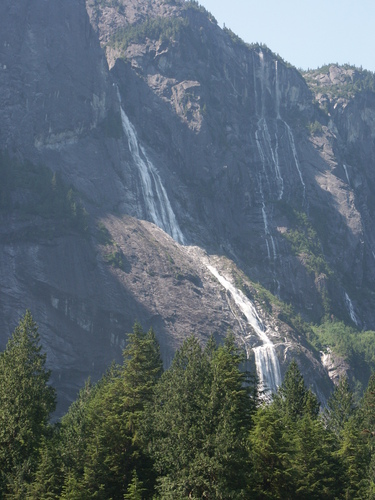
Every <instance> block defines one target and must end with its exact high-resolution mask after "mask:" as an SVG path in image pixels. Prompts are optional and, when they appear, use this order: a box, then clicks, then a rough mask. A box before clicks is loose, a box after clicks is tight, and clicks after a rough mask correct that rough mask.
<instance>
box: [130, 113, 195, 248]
mask: <svg viewBox="0 0 375 500" xmlns="http://www.w3.org/2000/svg"><path fill="white" fill-rule="evenodd" d="M121 120H122V128H123V130H124V133H125V135H126V136H127V138H128V144H129V150H130V153H131V155H132V158H133V161H134V163H135V164H136V166H137V168H138V172H139V175H140V179H141V186H142V193H143V198H144V202H145V206H146V211H147V214H148V216H149V217H150V219H151V220H152V222H154V224H156V225H157V226H158V227H160V228H161V229H163V230H164V231H165V232H166V233H168V234H169V235H170V236H172V238H173V239H174V240H176V241H177V242H178V243H181V244H184V241H185V240H184V237H183V234H182V232H181V229H180V227H179V225H178V223H177V220H176V216H175V214H174V212H173V209H172V207H171V204H170V202H169V199H168V195H167V192H166V190H165V188H164V186H163V183H162V181H161V179H160V176H159V173H158V171H157V170H156V168H155V167H154V165H153V164H152V162H151V160H150V159H149V158H148V156H147V154H146V151H145V149H144V148H143V147H142V146H141V145H140V144H139V141H138V137H137V134H136V131H135V128H134V126H133V124H132V123H131V122H130V120H129V118H128V117H127V116H126V113H125V111H124V110H123V109H122V107H121Z"/></svg>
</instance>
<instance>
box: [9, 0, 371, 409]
mask: <svg viewBox="0 0 375 500" xmlns="http://www.w3.org/2000/svg"><path fill="white" fill-rule="evenodd" d="M86 8H87V11H86ZM86 8H85V2H84V1H83V0H82V1H78V2H77V1H73V0H64V1H62V0H61V1H56V2H53V3H51V2H46V1H45V0H32V1H29V2H26V1H19V2H17V5H15V4H14V2H11V1H8V0H4V1H3V2H2V4H1V6H0V123H1V126H0V149H1V150H4V151H5V150H7V152H8V154H9V155H10V157H11V158H12V161H13V160H17V161H19V162H21V163H24V162H26V161H29V162H30V168H31V166H32V168H35V169H37V168H38V165H41V164H43V165H46V166H47V167H48V168H50V169H51V170H52V171H54V172H59V174H60V175H61V178H62V180H63V181H64V182H65V183H66V185H67V186H70V185H71V186H72V187H73V188H74V190H75V192H77V193H79V195H80V197H81V200H82V203H83V204H84V205H85V208H86V210H87V212H88V214H89V216H88V230H87V231H86V232H82V231H81V230H79V229H77V228H76V229H74V228H70V229H66V225H64V220H63V219H61V218H54V217H52V216H49V217H47V218H46V217H44V216H41V215H40V214H39V215H38V214H35V213H28V214H26V215H25V213H23V212H22V210H20V205H21V208H22V204H25V203H26V201H27V200H28V199H30V198H31V197H32V196H33V191H32V189H31V187H30V188H29V187H28V186H23V187H22V189H14V190H13V191H12V192H11V200H13V201H12V203H11V205H10V207H9V206H8V207H7V209H2V211H1V212H0V235H1V237H0V272H1V277H2V278H1V283H0V323H1V325H2V328H1V331H2V334H1V337H0V343H1V347H4V345H5V342H6V339H7V337H8V336H9V335H10V333H11V331H12V330H13V329H14V327H15V325H16V323H17V320H18V319H19V317H20V315H21V314H23V312H24V310H25V309H26V308H30V309H31V312H32V314H33V315H34V318H35V320H36V321H37V322H38V324H39V327H40V333H41V335H42V340H43V344H44V346H45V348H46V350H47V353H48V362H49V365H50V367H51V368H52V370H53V383H54V384H55V385H56V386H57V388H58V391H59V397H60V407H59V413H61V412H62V411H64V410H65V409H66V407H67V404H68V403H69V402H70V401H72V399H73V398H74V397H75V395H76V392H77V390H78V389H79V387H81V386H82V384H83V382H84V379H85V378H87V376H88V375H91V376H93V378H94V379H96V378H98V377H99V376H100V374H101V373H103V371H104V370H105V368H106V367H107V366H108V365H109V363H110V361H111V360H112V359H117V360H119V359H120V358H121V350H122V348H123V346H124V342H125V334H126V332H128V331H130V329H131V327H132V324H133V323H134V321H135V320H136V319H138V320H140V321H141V323H142V324H143V326H144V327H145V328H148V327H149V326H153V327H154V328H155V330H156V333H157V336H158V338H159V340H160V342H161V346H162V353H163V357H164V360H165V363H166V364H168V363H169V362H170V360H171V358H172V356H173V353H174V351H175V349H176V348H177V347H178V346H180V345H181V343H182V342H183V340H184V338H186V337H187V336H188V335H189V334H191V333H195V334H196V335H198V336H199V338H200V339H201V340H202V341H203V342H204V341H205V340H207V338H208V337H209V336H210V335H211V334H213V335H215V336H216V337H217V338H218V339H220V338H222V337H223V335H225V333H226V331H227V329H228V328H231V329H232V330H233V331H234V332H235V334H236V335H237V337H238V339H239V342H243V339H244V338H245V337H246V338H249V339H250V340H249V342H250V343H251V346H252V347H255V346H257V345H258V344H259V338H257V336H256V334H255V332H254V331H253V330H252V329H251V327H249V325H248V324H247V322H246V321H245V319H244V317H243V315H241V311H240V310H239V309H238V307H237V306H236V304H235V301H234V300H233V297H232V296H231V295H230V293H229V292H228V291H226V290H225V289H224V288H223V287H222V286H221V285H220V283H218V281H217V280H215V278H214V277H213V276H212V274H211V273H210V272H209V270H208V268H207V262H209V263H210V264H212V265H214V266H215V267H216V268H217V269H219V270H220V272H222V273H223V275H224V276H225V277H226V279H227V280H229V281H230V282H231V283H232V284H233V285H236V286H239V284H241V286H242V288H243V289H244V290H245V291H246V292H247V294H248V295H249V297H251V299H252V301H253V303H254V305H255V307H256V309H257V311H258V314H259V317H260V318H261V320H262V321H263V323H264V325H265V331H266V332H268V333H269V336H270V338H271V339H272V342H273V344H274V345H275V349H276V352H277V355H278V359H279V362H280V364H281V372H282V373H283V372H284V370H285V366H286V365H287V363H288V362H289V361H290V360H291V359H292V358H293V357H297V358H298V359H299V360H300V362H301V368H302V370H303V372H304V375H305V377H306V380H307V381H308V383H309V384H310V385H313V386H314V387H315V389H316V391H317V392H318V393H319V395H320V396H321V398H322V400H324V399H325V398H326V397H327V394H328V393H329V390H330V387H331V385H330V384H331V383H330V380H329V377H328V373H327V368H326V367H325V366H324V365H323V364H322V363H321V359H320V355H319V353H318V352H316V351H314V349H312V348H311V346H310V345H309V344H308V342H307V340H306V339H304V338H303V337H301V335H300V332H299V331H298V329H296V328H295V327H294V328H292V327H291V326H289V325H288V324H287V323H285V322H283V321H282V320H281V319H280V318H282V317H283V316H282V305H281V302H280V301H279V300H277V299H276V298H275V301H274V302H273V303H272V304H271V305H270V304H268V305H267V304H266V302H267V301H265V299H264V298H262V297H263V295H262V293H263V292H261V288H257V287H256V286H255V285H254V283H255V282H259V283H261V285H263V287H265V288H267V289H268V290H270V291H271V292H272V293H273V294H274V295H275V297H276V296H277V297H278V299H281V300H283V301H285V302H286V303H292V304H293V306H294V307H295V309H296V311H297V312H299V313H301V315H302V316H303V318H304V319H306V320H309V321H319V320H320V319H321V317H322V316H323V315H324V314H327V313H330V314H333V315H335V316H336V317H338V318H340V319H344V320H346V321H352V322H353V321H354V319H355V320H356V321H357V323H358V326H359V327H366V328H374V326H375V316H374V312H373V311H374V307H373V305H374V300H373V297H374V295H373V294H374V291H375V290H374V279H375V265H374V264H375V254H374V251H375V241H373V240H374V234H375V233H374V227H373V224H374V222H373V221H374V217H373V215H374V214H373V210H374V206H375V204H374V202H373V192H374V190H373V189H372V186H373V183H374V181H375V179H374V168H373V162H374V157H375V156H374V147H375V146H374V144H375V143H374V136H375V98H374V94H373V93H371V92H368V93H362V94H360V95H358V96H356V97H354V98H350V99H347V100H346V101H345V104H342V103H341V101H340V102H339V101H337V102H331V101H330V99H329V98H327V99H328V100H327V102H328V103H329V104H327V106H328V105H329V110H328V114H327V113H325V114H324V113H323V111H322V110H321V109H319V108H318V105H317V104H316V102H315V97H314V95H313V93H312V92H311V90H310V89H309V87H308V86H307V84H306V82H305V80H304V79H303V77H302V76H301V74H300V73H298V71H296V70H295V69H293V68H290V67H288V66H287V65H286V64H285V63H284V62H283V61H282V60H281V59H280V58H278V57H276V56H275V55H274V54H272V53H271V52H270V51H269V50H268V49H266V48H264V47H263V48H262V47H259V46H254V47H248V46H246V45H244V44H243V43H241V42H239V41H238V40H236V39H233V36H232V35H231V34H230V33H229V32H227V31H223V30H221V29H220V28H219V27H218V26H217V25H216V23H215V22H214V20H213V19H212V17H211V16H209V15H207V14H206V13H204V12H202V9H199V8H197V6H195V5H194V4H190V3H189V2H186V3H185V2H178V1H176V2H164V1H161V0H160V1H159V0H158V1H155V2H147V1H137V2H134V1H132V0H121V1H120V0H119V2H117V4H116V6H115V2H108V5H107V4H106V2H102V3H101V4H100V5H98V4H97V3H96V2H91V1H89V0H88V1H87V2H86ZM89 16H90V17H89ZM150 19H152V20H153V24H152V23H149V24H148V25H147V26H148V29H150V26H153V29H154V31H151V32H149V33H146V32H144V31H140V32H141V33H142V36H140V35H139V34H135V35H134V33H136V30H134V32H133V39H129V40H130V41H129V40H128V43H127V44H126V45H121V44H119V43H117V45H116V43H113V36H114V35H116V33H117V34H119V33H121V30H124V29H125V28H128V29H129V26H134V25H138V27H140V26H143V28H144V26H145V23H146V21H147V20H150ZM161 19H163V20H164V21H161ZM165 20H167V21H165ZM90 21H91V24H90ZM134 23H135V24H134ZM163 23H164V24H163ZM168 23H169V24H168ZM146 24H147V23H146ZM160 26H162V27H163V29H166V27H167V28H170V31H169V32H170V33H172V35H170V37H168V36H167V37H165V36H162V35H161V34H160V33H159V32H158V30H159V28H160ZM143 28H142V29H143ZM172 28H173V29H172ZM139 29H140V28H139ZM137 33H138V32H137ZM155 33H156V34H155ZM134 37H135V38H134ZM100 42H101V43H102V45H103V47H102V48H101V47H100ZM104 46H105V47H104ZM105 54H106V56H107V60H106V58H105ZM109 68H111V69H109ZM327 78H328V80H329V82H331V83H332V84H334V85H337V84H340V82H341V81H342V78H343V77H342V74H341V73H340V71H338V70H335V69H334V68H333V69H332V71H330V72H329V77H327ZM328 80H327V82H328ZM324 82H325V80H324ZM327 82H326V83H327ZM329 82H328V83H329ZM328 83H327V84H328ZM319 99H320V97H319ZM320 102H322V101H321V99H320ZM121 108H122V110H121ZM124 114H125V115H126V117H127V118H126V119H127V120H129V124H128V125H127V127H128V128H126V126H125V124H124ZM314 122H318V123H319V124H320V125H319V131H318V132H319V133H312V129H311V127H310V125H311V124H313V123H314ZM142 169H143V170H142ZM0 192H1V191H0ZM25 200H26V201H25ZM163 200H164V201H163ZM165 200H168V203H166V201H165ZM0 202H1V200H0ZM168 204H169V205H168ZM167 205H168V206H167ZM1 208H2V205H1V204H0V209H1ZM163 211H164V212H163ZM166 212H168V213H169V212H170V213H172V215H173V216H170V215H168V214H166ZM168 217H169V221H172V222H169V224H170V225H169V227H172V226H173V225H175V227H178V229H179V231H181V234H182V238H180V240H181V241H182V239H183V241H184V242H185V245H184V246H183V245H179V244H178V243H176V242H175V241H173V239H172V238H171V237H170V236H168V235H167V234H166V233H165V232H163V231H162V229H163V227H164V229H166V230H167V231H169V232H170V233H172V232H173V231H171V230H169V229H168V228H167V227H166V225H167V224H166V222H165V221H166V220H167V219H168ZM158 221H159V225H160V226H161V229H159V228H157V227H156V226H155V225H153V224H152V223H153V222H154V223H155V222H156V223H158ZM171 224H172V226H171ZM60 225H61V226H62V227H59V226H60ZM175 234H179V233H178V232H177V233H175ZM177 239H179V238H177ZM373 249H374V250H373ZM353 318H354V319H353ZM249 362H250V363H251V364H252V366H253V362H254V359H253V358H252V355H250V361H249Z"/></svg>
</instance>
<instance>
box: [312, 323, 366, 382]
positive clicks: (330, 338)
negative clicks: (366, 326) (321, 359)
mask: <svg viewBox="0 0 375 500" xmlns="http://www.w3.org/2000/svg"><path fill="white" fill-rule="evenodd" d="M313 330H314V332H315V334H316V340H317V342H316V346H317V347H318V348H319V349H322V348H326V347H327V346H329V347H330V348H331V349H332V350H333V351H334V352H336V353H338V354H339V355H341V356H343V357H344V358H345V359H347V360H348V362H349V363H350V365H351V366H352V367H353V368H354V369H355V370H356V371H357V372H358V373H360V374H361V375H362V379H363V381H365V380H366V375H367V377H369V374H370V373H369V372H370V371H373V370H374V369H375V332H373V331H371V330H368V331H358V330H357V329H356V328H354V327H351V326H349V325H346V324H345V323H343V322H341V321H325V322H324V323H322V324H321V325H319V326H314V327H313Z"/></svg>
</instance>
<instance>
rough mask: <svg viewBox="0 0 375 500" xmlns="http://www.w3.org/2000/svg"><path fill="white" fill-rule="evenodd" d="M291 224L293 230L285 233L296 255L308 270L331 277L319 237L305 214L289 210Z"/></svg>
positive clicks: (285, 208)
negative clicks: (302, 260)
mask: <svg viewBox="0 0 375 500" xmlns="http://www.w3.org/2000/svg"><path fill="white" fill-rule="evenodd" d="M284 210H287V211H288V215H289V218H290V222H291V224H292V225H293V227H294V228H293V229H289V230H288V231H286V232H285V233H283V236H284V238H286V239H287V240H288V241H289V242H290V244H291V248H292V252H293V253H295V255H299V256H300V257H302V258H303V259H304V263H305V267H306V269H307V270H308V271H309V272H311V273H315V275H319V274H321V273H324V274H326V275H327V276H330V275H331V274H332V272H331V270H330V268H329V266H328V264H327V262H326V260H325V257H324V254H323V251H322V248H321V245H320V241H319V238H318V235H317V233H316V231H315V229H314V228H313V226H312V224H311V222H310V221H309V219H308V217H307V215H306V214H305V213H304V212H298V211H297V210H293V209H290V208H289V209H288V208H287V207H284Z"/></svg>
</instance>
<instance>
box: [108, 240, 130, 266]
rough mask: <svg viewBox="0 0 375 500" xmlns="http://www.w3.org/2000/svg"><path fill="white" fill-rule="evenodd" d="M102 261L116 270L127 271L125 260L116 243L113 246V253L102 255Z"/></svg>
mask: <svg viewBox="0 0 375 500" xmlns="http://www.w3.org/2000/svg"><path fill="white" fill-rule="evenodd" d="M104 260H105V261H106V262H108V264H110V265H111V266H113V267H116V268H117V269H121V271H126V270H127V267H128V266H127V259H126V257H125V255H124V254H123V252H122V250H121V248H119V247H118V246H117V245H116V243H115V244H114V249H113V251H111V252H109V253H106V254H105V255H104Z"/></svg>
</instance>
